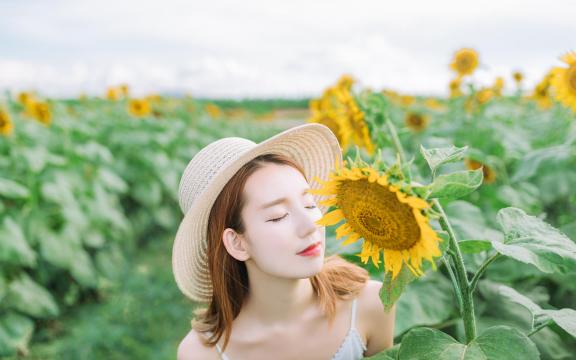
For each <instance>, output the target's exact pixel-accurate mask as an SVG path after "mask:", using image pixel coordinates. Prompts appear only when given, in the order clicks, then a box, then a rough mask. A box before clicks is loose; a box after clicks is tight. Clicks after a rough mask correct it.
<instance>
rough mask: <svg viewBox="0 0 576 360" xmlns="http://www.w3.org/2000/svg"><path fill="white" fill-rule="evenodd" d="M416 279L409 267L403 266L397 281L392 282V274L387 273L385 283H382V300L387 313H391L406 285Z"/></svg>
mask: <svg viewBox="0 0 576 360" xmlns="http://www.w3.org/2000/svg"><path fill="white" fill-rule="evenodd" d="M415 278H416V277H415V276H414V274H412V272H411V271H410V269H408V267H407V266H402V268H401V269H400V273H398V275H397V276H396V279H394V280H392V273H391V272H386V273H385V275H384V281H383V282H382V287H381V288H380V300H382V304H383V305H384V310H385V311H387V312H388V311H390V309H392V306H393V305H394V303H395V302H396V300H398V299H399V298H400V295H402V292H403V291H404V288H405V287H406V285H408V284H409V283H410V282H412V280H414V279H415Z"/></svg>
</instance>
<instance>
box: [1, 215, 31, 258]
mask: <svg viewBox="0 0 576 360" xmlns="http://www.w3.org/2000/svg"><path fill="white" fill-rule="evenodd" d="M0 261H1V262H6V263H12V264H20V265H26V266H34V265H35V264H36V253H35V252H34V250H32V248H31V247H30V245H29V244H28V241H27V240H26V238H25V237H24V233H23V232H22V229H21V228H20V225H18V223H16V222H15V221H14V220H12V218H11V217H5V218H4V221H3V223H2V228H0Z"/></svg>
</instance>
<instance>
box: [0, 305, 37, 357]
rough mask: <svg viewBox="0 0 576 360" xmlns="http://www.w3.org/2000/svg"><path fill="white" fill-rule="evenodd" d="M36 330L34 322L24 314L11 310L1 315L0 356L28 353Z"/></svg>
mask: <svg viewBox="0 0 576 360" xmlns="http://www.w3.org/2000/svg"><path fill="white" fill-rule="evenodd" d="M33 331H34V322H33V321H32V320H30V319H29V318H27V317H26V316H24V315H21V314H18V313H16V312H14V311H9V312H7V313H4V314H2V316H0V356H10V355H16V353H17V352H18V351H20V352H22V353H26V350H27V348H28V342H29V341H30V338H31V337H32V333H33Z"/></svg>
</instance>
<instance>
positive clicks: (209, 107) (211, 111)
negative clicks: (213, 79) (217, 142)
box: [204, 104, 222, 119]
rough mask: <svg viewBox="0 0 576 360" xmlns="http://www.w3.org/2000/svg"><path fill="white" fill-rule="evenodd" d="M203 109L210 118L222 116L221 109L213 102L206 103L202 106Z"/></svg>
mask: <svg viewBox="0 0 576 360" xmlns="http://www.w3.org/2000/svg"><path fill="white" fill-rule="evenodd" d="M204 111H206V112H207V113H208V115H209V116H210V117H211V118H212V119H216V118H219V117H221V116H222V110H220V108H219V107H218V106H216V105H214V104H206V106H204Z"/></svg>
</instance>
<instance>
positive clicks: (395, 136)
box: [384, 112, 406, 164]
mask: <svg viewBox="0 0 576 360" xmlns="http://www.w3.org/2000/svg"><path fill="white" fill-rule="evenodd" d="M384 122H385V123H386V127H387V128H388V131H389V132H390V137H391V138H392V143H393V144H394V147H395V148H396V152H397V153H398V154H399V156H400V162H401V163H402V164H404V162H405V160H406V157H405V156H404V149H403V148H402V143H401V142H400V138H399V137H398V133H397V132H396V127H394V124H392V121H390V117H389V116H388V113H387V112H385V113H384Z"/></svg>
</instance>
